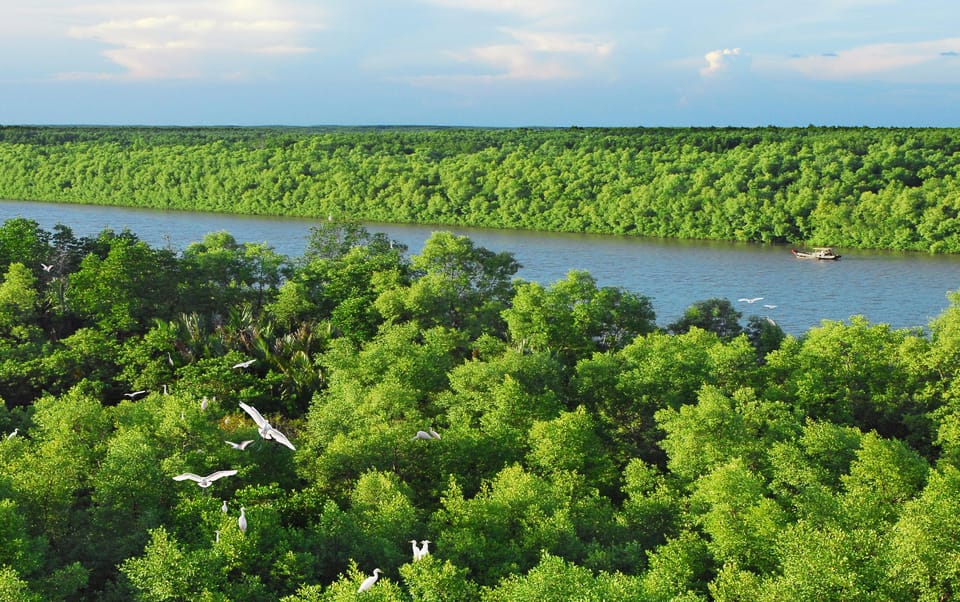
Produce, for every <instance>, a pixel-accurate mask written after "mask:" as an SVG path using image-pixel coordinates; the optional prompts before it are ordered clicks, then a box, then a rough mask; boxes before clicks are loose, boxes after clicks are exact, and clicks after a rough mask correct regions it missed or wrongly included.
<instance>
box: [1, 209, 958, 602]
mask: <svg viewBox="0 0 960 602" xmlns="http://www.w3.org/2000/svg"><path fill="white" fill-rule="evenodd" d="M518 268H519V266H518V264H517V262H516V260H515V259H514V258H513V256H512V255H511V254H510V253H506V252H501V253H496V252H492V251H490V250H488V249H485V248H483V247H478V246H476V245H474V244H473V242H472V241H471V240H470V239H469V238H467V237H463V236H455V235H452V234H450V233H446V232H437V233H435V234H434V235H433V236H432V237H431V238H430V239H429V240H428V241H427V242H426V244H425V245H424V248H423V250H422V252H421V253H420V254H419V255H413V256H408V255H407V254H406V253H405V249H404V248H403V246H402V245H401V244H399V243H397V242H396V241H391V240H389V239H388V237H386V236H385V235H383V234H377V233H371V232H368V231H367V230H366V229H364V228H363V227H361V226H359V225H358V224H357V223H355V222H338V221H334V222H328V221H327V220H322V221H321V223H320V224H319V225H318V226H317V227H316V228H314V229H313V230H312V231H311V235H310V239H309V243H308V245H307V250H306V252H305V253H304V255H303V256H302V257H298V258H289V257H285V256H283V255H279V254H277V253H276V252H274V251H273V250H272V249H271V248H270V247H269V246H268V245H265V244H260V243H245V242H238V241H236V240H235V239H234V238H233V237H232V236H231V235H230V234H229V233H227V232H216V233H210V234H208V235H207V236H206V237H204V239H203V240H201V241H197V242H195V243H193V244H191V245H189V246H188V247H187V248H186V249H184V250H183V251H178V252H175V251H173V250H171V249H166V248H154V247H151V246H149V245H147V244H146V243H144V242H143V241H141V240H139V238H138V237H137V236H136V234H135V233H132V232H129V231H123V232H114V231H111V230H104V231H103V232H101V233H100V234H99V235H98V236H95V237H82V238H77V237H75V236H74V235H73V233H72V232H71V230H70V229H69V227H67V226H63V225H60V226H57V227H55V228H54V229H53V230H52V231H46V230H43V229H41V228H39V227H38V225H37V223H36V222H34V221H32V220H29V219H25V218H17V219H12V220H8V221H7V222H5V223H3V224H2V225H0V274H2V276H0V396H2V398H3V400H4V403H3V405H2V406H0V433H3V435H2V436H0V541H2V545H0V599H2V600H17V601H18V602H21V601H22V602H39V601H41V600H65V601H74V600H78V601H79V600H97V601H99V602H114V601H117V602H119V601H124V602H126V601H128V600H139V601H172V600H190V601H194V600H199V601H211V602H226V601H231V600H232V601H237V602H248V601H259V600H263V601H276V600H280V601H282V602H319V601H345V600H354V599H368V600H390V601H396V602H413V601H424V602H426V601H439V600H456V601H458V602H512V601H516V600H542V601H544V602H554V601H555V602H567V601H568V600H582V601H597V602H599V601H605V602H609V601H623V602H635V601H660V600H685V601H690V602H693V601H699V600H723V601H730V602H733V601H743V600H750V601H769V602H774V601H782V600H791V601H793V600H801V601H802V600H809V601H811V602H812V601H817V602H819V601H823V600H904V601H907V600H909V601H914V600H922V601H927V600H929V601H940V600H946V599H949V598H951V597H952V596H954V595H955V594H956V592H957V590H958V584H960V581H958V580H960V538H958V536H957V533H958V532H960V531H958V529H960V519H958V517H960V395H958V393H960V374H958V371H960V293H955V294H953V295H952V296H951V305H950V306H949V307H948V308H947V309H946V310H945V311H944V312H943V313H942V314H941V315H940V316H939V317H937V318H936V319H935V320H933V321H932V322H931V324H930V325H929V328H928V329H920V328H916V329H891V328H890V327H889V326H888V325H884V324H870V323H868V322H867V321H866V320H865V319H863V318H862V317H856V316H854V317H851V318H850V320H849V321H847V322H832V321H827V322H824V323H823V324H822V325H821V326H819V327H817V328H814V329H811V330H810V331H809V332H807V333H805V334H804V335H803V336H801V337H799V338H795V337H792V336H786V335H784V333H783V332H782V331H780V330H779V329H778V328H777V327H776V326H775V325H772V324H770V323H769V322H767V321H766V320H763V319H760V318H757V317H753V316H751V317H748V319H747V324H746V325H743V324H741V318H742V317H743V316H741V314H740V313H739V312H737V311H736V310H734V309H733V306H732V304H731V303H730V301H729V300H726V299H716V298H714V299H706V300H703V301H698V302H696V303H694V304H692V305H691V306H690V308H689V309H688V311H687V312H686V313H685V315H684V316H683V317H682V318H681V319H679V320H678V321H677V322H675V323H673V324H670V325H669V326H667V327H665V328H658V327H656V326H655V319H654V318H655V316H654V313H653V310H652V306H651V304H650V301H649V299H647V298H646V297H644V296H642V295H640V294H636V293H632V292H629V291H625V290H623V289H620V288H617V287H599V286H597V284H596V282H595V281H594V279H593V278H592V277H591V276H590V275H589V274H588V273H585V272H578V271H574V272H571V273H570V274H569V275H568V276H567V277H566V278H565V279H563V280H559V281H557V282H554V283H552V284H549V285H542V284H539V283H533V282H525V281H523V280H520V279H515V278H514V276H515V274H516V272H517V270H518ZM241 402H242V403H244V404H249V405H250V406H252V407H254V408H257V409H258V410H259V411H260V412H261V413H262V414H263V415H264V417H266V419H267V420H269V422H270V423H271V424H272V425H273V426H274V427H275V428H277V429H279V430H280V431H281V432H282V433H284V434H285V435H286V436H287V437H288V438H289V439H290V441H291V442H292V444H293V445H294V447H295V448H296V449H295V450H291V449H288V448H287V447H285V446H283V445H280V444H278V443H277V442H276V441H271V440H267V439H264V438H262V437H261V436H260V435H259V434H258V431H257V425H256V424H254V422H253V421H252V420H251V418H250V416H249V415H248V414H247V413H245V411H243V410H242V409H241V407H240V403H241ZM431 429H432V430H435V431H436V433H437V436H436V437H433V436H429V435H428V436H427V437H426V438H423V437H420V436H418V434H417V433H418V431H426V432H429V431H430V430H431ZM246 440H250V441H252V443H251V444H249V446H248V447H247V448H246V449H245V450H238V449H234V447H233V446H230V445H228V444H227V443H226V442H227V441H232V442H234V443H240V442H241V441H246ZM219 470H236V471H237V473H236V474H233V475H227V476H224V477H222V478H220V479H218V480H216V481H215V482H213V483H212V485H211V486H210V487H209V488H201V487H198V486H197V484H196V483H194V482H193V481H189V480H185V481H175V480H174V479H173V477H174V476H176V475H180V474H182V473H186V472H191V473H195V474H197V475H207V474H210V473H212V472H214V471H219ZM224 503H225V506H224ZM241 512H243V516H244V517H245V519H246V521H247V524H246V530H245V531H243V530H241V528H240V525H239V520H238V519H239V515H240V514H241ZM410 540H417V541H418V542H422V541H423V540H429V541H430V542H431V543H430V544H429V550H430V554H429V555H428V556H425V557H423V558H421V559H419V560H414V558H413V555H412V548H411V544H410ZM374 569H380V571H382V574H381V575H380V578H379V580H378V582H377V583H376V584H375V585H374V586H373V587H372V588H371V589H370V591H368V592H366V593H363V594H362V597H360V595H359V594H358V591H357V590H358V588H359V587H360V584H361V583H362V581H363V579H364V578H365V577H367V576H368V575H371V574H372V573H373V572H374Z"/></svg>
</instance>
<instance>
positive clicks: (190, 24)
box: [62, 0, 321, 80]
mask: <svg viewBox="0 0 960 602" xmlns="http://www.w3.org/2000/svg"><path fill="white" fill-rule="evenodd" d="M107 15H110V16H109V17H108V16H107ZM74 20H75V21H80V22H81V23H82V24H79V25H74V26H73V27H70V28H69V30H68V34H69V35H70V36H71V37H73V38H76V39H81V40H95V41H98V42H101V43H103V44H105V45H107V46H109V47H110V48H108V49H107V50H104V51H103V52H102V53H101V54H102V55H103V56H104V57H106V58H107V59H109V60H110V61H111V62H113V63H114V64H116V65H117V66H119V67H120V68H121V69H122V71H121V72H118V73H113V74H104V73H89V74H86V77H90V78H95V79H99V78H103V77H113V78H123V79H138V80H148V79H171V78H197V77H208V78H217V77H221V74H226V73H229V74H230V75H229V77H232V78H236V77H238V75H237V74H239V73H250V69H249V65H248V64H247V61H246V60H245V57H247V58H249V57H250V56H255V55H260V56H265V55H266V56H281V55H295V54H304V53H307V52H310V51H311V48H310V47H309V46H308V45H307V44H304V43H302V42H303V41H305V38H306V35H307V33H308V32H310V31H311V30H315V29H318V28H320V27H321V25H320V22H321V15H320V14H319V11H318V10H317V9H316V8H311V7H310V6H309V5H302V4H301V5H297V4H295V3H291V2H280V1H268V0H168V1H166V2H152V3H137V4H134V5H131V4H128V3H115V4H110V3H106V4H97V5H86V6H82V7H80V8H78V9H76V10H75V15H74ZM83 76H84V74H80V73H70V74H62V77H64V78H78V77H83ZM224 77H226V76H224Z"/></svg>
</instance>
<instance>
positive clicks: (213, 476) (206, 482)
mask: <svg viewBox="0 0 960 602" xmlns="http://www.w3.org/2000/svg"><path fill="white" fill-rule="evenodd" d="M235 474H237V471H236V470H218V471H216V472H211V473H210V474H208V475H207V476H205V477H202V476H200V475H196V474H193V473H192V472H185V473H183V474H178V475H177V476H175V477H173V480H174V481H186V480H187V479H190V480H191V481H196V482H197V485H199V486H201V487H203V488H204V489H206V488H207V487H209V486H211V485H213V482H214V481H216V480H217V479H220V478H223V477H231V476H233V475H235Z"/></svg>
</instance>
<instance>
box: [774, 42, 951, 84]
mask: <svg viewBox="0 0 960 602" xmlns="http://www.w3.org/2000/svg"><path fill="white" fill-rule="evenodd" d="M958 49H960V38H946V39H941V40H930V41H923V42H913V43H885V44H870V45H866V46H860V47H857V48H850V49H847V50H838V51H833V52H826V53H823V54H821V55H818V56H802V57H792V58H789V59H786V60H784V61H776V62H774V64H775V66H777V67H779V68H783V69H791V70H794V71H797V72H799V73H801V74H803V75H804V76H806V77H808V78H810V79H815V80H851V79H858V80H862V79H874V80H884V81H901V82H905V81H916V80H917V79H918V69H919V70H921V71H923V72H924V73H925V74H926V75H928V76H931V75H932V76H934V77H936V78H938V79H941V80H942V81H957V80H958V79H960V78H958V75H960V71H958V69H957V68H953V69H947V70H940V71H941V73H940V74H939V77H938V76H937V75H936V74H930V73H928V72H927V71H928V70H926V69H921V68H924V67H929V66H932V65H933V64H935V63H936V62H937V61H942V60H945V59H949V57H950V53H951V52H956V51H957V50H958Z"/></svg>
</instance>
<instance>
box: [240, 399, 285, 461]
mask: <svg viewBox="0 0 960 602" xmlns="http://www.w3.org/2000/svg"><path fill="white" fill-rule="evenodd" d="M240 407H241V408H243V411H244V412H246V413H247V414H249V415H250V417H251V418H253V421H254V422H256V423H257V432H258V433H260V436H261V437H263V438H264V439H273V440H274V441H276V442H277V443H281V444H283V445H286V446H287V447H289V448H290V449H293V450H295V449H297V448H295V447H294V446H293V444H292V443H290V440H289V439H287V437H286V435H284V434H283V433H281V432H280V431H278V430H277V429H275V428H273V427H272V426H271V425H270V423H269V422H267V420H266V418H264V417H263V416H261V415H260V412H258V411H257V408H255V407H253V406H248V405H247V404H245V403H243V402H242V401H241V402H240Z"/></svg>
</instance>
